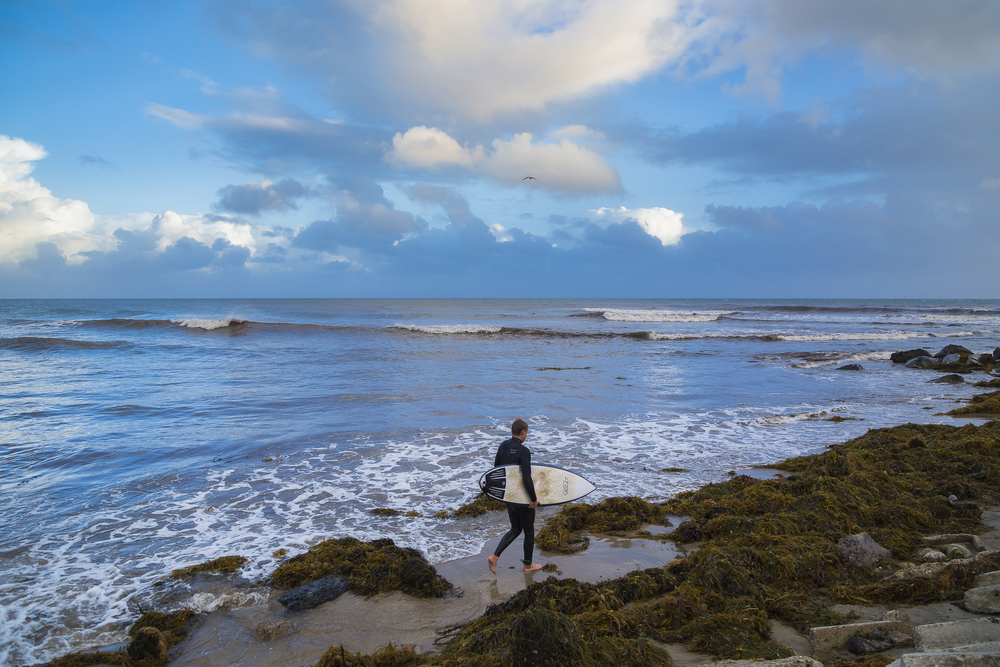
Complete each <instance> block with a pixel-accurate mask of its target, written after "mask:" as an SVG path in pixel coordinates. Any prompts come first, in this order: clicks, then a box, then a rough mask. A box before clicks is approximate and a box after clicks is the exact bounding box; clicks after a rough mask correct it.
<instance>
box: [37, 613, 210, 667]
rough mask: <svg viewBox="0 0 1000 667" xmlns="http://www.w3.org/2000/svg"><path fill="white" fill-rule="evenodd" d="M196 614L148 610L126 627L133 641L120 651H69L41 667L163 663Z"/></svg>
mask: <svg viewBox="0 0 1000 667" xmlns="http://www.w3.org/2000/svg"><path fill="white" fill-rule="evenodd" d="M195 616H196V614H195V612H194V611H192V610H190V609H179V610H177V611H173V612H169V613H166V612H159V611H147V612H145V613H144V614H143V615H142V616H140V617H139V620H137V621H136V622H135V623H133V624H132V627H130V628H129V630H128V635H129V638H130V639H131V640H132V642H131V643H130V644H129V645H128V646H127V647H126V648H125V649H123V650H119V651H93V652H90V653H70V654H68V655H64V656H62V657H60V658H57V659H55V660H53V661H52V662H49V663H46V664H45V665H43V667H82V666H83V665H122V666H123V667H163V665H165V664H166V663H167V649H169V648H170V647H172V646H174V645H175V644H177V643H178V642H180V641H181V640H182V639H184V637H186V636H187V632H188V627H189V625H190V622H191V620H192V619H193V618H194V617H195Z"/></svg>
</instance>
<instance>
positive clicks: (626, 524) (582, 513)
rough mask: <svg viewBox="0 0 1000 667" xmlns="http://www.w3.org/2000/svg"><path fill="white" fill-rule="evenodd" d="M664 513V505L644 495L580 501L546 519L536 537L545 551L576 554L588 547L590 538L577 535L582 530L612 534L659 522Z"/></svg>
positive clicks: (536, 540) (537, 542)
mask: <svg viewBox="0 0 1000 667" xmlns="http://www.w3.org/2000/svg"><path fill="white" fill-rule="evenodd" d="M664 515H665V512H664V510H663V508H662V507H658V506H655V505H653V504H651V503H649V502H647V501H645V500H643V499H642V498H635V497H629V498H622V497H615V498H607V499H605V500H602V501H601V502H599V503H597V504H596V505H587V504H584V503H577V504H573V505H566V506H565V507H564V508H563V509H562V510H561V511H560V512H559V514H557V515H556V516H554V517H552V518H550V519H549V520H548V521H546V522H545V525H544V526H543V527H542V529H541V530H540V531H539V532H538V535H537V536H536V537H535V542H536V544H538V546H539V547H540V548H542V549H545V550H546V551H555V552H557V553H576V552H578V551H582V550H583V549H586V548H587V545H588V544H589V542H590V540H589V539H588V538H586V537H583V536H580V535H576V534H574V533H575V532H576V531H580V530H590V531H593V532H598V533H609V532H617V531H625V530H635V529H637V528H639V526H640V525H642V524H643V523H656V522H658V521H661V520H662V519H663V517H664Z"/></svg>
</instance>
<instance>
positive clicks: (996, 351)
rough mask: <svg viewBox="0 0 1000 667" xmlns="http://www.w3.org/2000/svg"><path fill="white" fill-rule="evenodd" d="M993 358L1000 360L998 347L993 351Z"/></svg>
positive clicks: (999, 348)
mask: <svg viewBox="0 0 1000 667" xmlns="http://www.w3.org/2000/svg"><path fill="white" fill-rule="evenodd" d="M993 358H994V359H1000V347H998V348H995V349H994V350H993Z"/></svg>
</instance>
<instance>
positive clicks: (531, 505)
mask: <svg viewBox="0 0 1000 667" xmlns="http://www.w3.org/2000/svg"><path fill="white" fill-rule="evenodd" d="M536 507H538V501H537V500H536V501H535V502H533V503H528V509H529V510H533V509H535V508H536Z"/></svg>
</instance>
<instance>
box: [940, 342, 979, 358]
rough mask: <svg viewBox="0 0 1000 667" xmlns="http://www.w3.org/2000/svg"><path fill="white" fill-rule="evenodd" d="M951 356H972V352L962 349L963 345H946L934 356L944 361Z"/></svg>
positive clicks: (965, 348)
mask: <svg viewBox="0 0 1000 667" xmlns="http://www.w3.org/2000/svg"><path fill="white" fill-rule="evenodd" d="M949 354H972V350H970V349H969V348H967V347H962V346H961V345H945V346H944V347H943V348H941V351H940V352H938V353H937V354H935V355H934V356H935V357H936V358H938V359H943V358H944V357H947V356H948V355H949Z"/></svg>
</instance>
